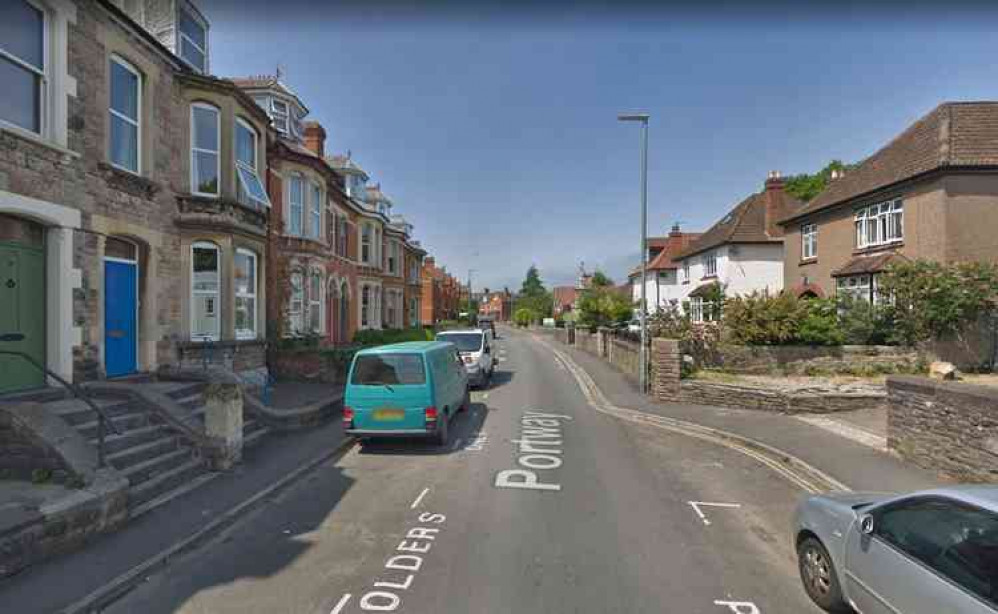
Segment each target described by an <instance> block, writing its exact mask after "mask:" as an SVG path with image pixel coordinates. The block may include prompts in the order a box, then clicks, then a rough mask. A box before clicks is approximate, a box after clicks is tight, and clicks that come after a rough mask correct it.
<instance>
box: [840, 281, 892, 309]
mask: <svg viewBox="0 0 998 614" xmlns="http://www.w3.org/2000/svg"><path fill="white" fill-rule="evenodd" d="M835 293H836V295H838V296H840V297H848V298H851V299H853V300H857V301H863V302H867V303H871V304H881V303H884V302H887V301H888V300H889V299H888V297H887V296H885V295H884V294H883V293H881V292H880V288H879V284H878V282H877V276H876V275H875V274H862V275H847V276H844V277H838V278H836V280H835Z"/></svg>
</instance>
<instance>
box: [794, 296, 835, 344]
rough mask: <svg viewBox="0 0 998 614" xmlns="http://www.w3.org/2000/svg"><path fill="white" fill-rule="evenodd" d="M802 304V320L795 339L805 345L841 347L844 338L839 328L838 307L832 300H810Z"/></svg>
mask: <svg viewBox="0 0 998 614" xmlns="http://www.w3.org/2000/svg"><path fill="white" fill-rule="evenodd" d="M800 302H801V303H803V304H804V312H805V314H804V318H803V319H802V320H801V323H800V328H799V329H798V330H797V338H798V340H799V341H800V342H801V343H804V344H806V345H842V342H843V340H844V339H845V336H844V335H843V334H842V330H841V329H840V328H839V315H838V307H837V305H836V303H835V300H834V299H821V298H812V299H807V300H804V301H800Z"/></svg>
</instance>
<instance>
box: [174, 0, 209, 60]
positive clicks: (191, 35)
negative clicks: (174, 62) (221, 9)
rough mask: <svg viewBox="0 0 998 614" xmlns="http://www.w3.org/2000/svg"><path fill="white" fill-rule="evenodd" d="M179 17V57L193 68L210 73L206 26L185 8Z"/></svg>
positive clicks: (181, 10)
mask: <svg viewBox="0 0 998 614" xmlns="http://www.w3.org/2000/svg"><path fill="white" fill-rule="evenodd" d="M178 17H179V19H178V25H179V27H178V28H177V30H178V35H179V38H178V39H177V47H178V49H177V55H179V56H180V59H182V60H183V61H184V62H186V63H187V64H189V65H190V66H191V68H193V69H195V70H196V71H198V72H199V73H201V74H204V73H206V72H208V33H207V31H206V29H205V26H204V25H203V24H202V23H201V22H200V21H199V20H198V19H197V18H196V17H194V15H192V14H191V13H190V12H189V11H187V10H185V9H183V8H181V9H180V11H179V15H178Z"/></svg>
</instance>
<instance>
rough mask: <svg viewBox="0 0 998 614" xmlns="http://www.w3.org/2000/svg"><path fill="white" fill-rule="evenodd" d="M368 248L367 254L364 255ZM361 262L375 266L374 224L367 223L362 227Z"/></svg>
mask: <svg viewBox="0 0 998 614" xmlns="http://www.w3.org/2000/svg"><path fill="white" fill-rule="evenodd" d="M365 232H366V234H365ZM365 238H367V243H366V245H365V243H364V239H365ZM365 247H367V254H366V255H365V254H364V248H365ZM359 255H360V261H361V262H362V263H364V264H367V265H373V264H374V224H369V223H367V222H365V223H363V224H361V225H360V254H359Z"/></svg>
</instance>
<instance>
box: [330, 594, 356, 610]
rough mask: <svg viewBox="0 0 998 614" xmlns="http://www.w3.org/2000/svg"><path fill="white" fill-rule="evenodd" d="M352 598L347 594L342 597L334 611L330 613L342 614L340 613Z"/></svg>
mask: <svg viewBox="0 0 998 614" xmlns="http://www.w3.org/2000/svg"><path fill="white" fill-rule="evenodd" d="M350 597H351V595H350V593H345V594H344V595H343V596H342V597H340V600H339V601H337V602H336V605H335V606H333V609H332V610H330V611H329V614H340V611H341V610H342V609H343V606H345V605H346V604H347V602H348V601H350Z"/></svg>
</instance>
